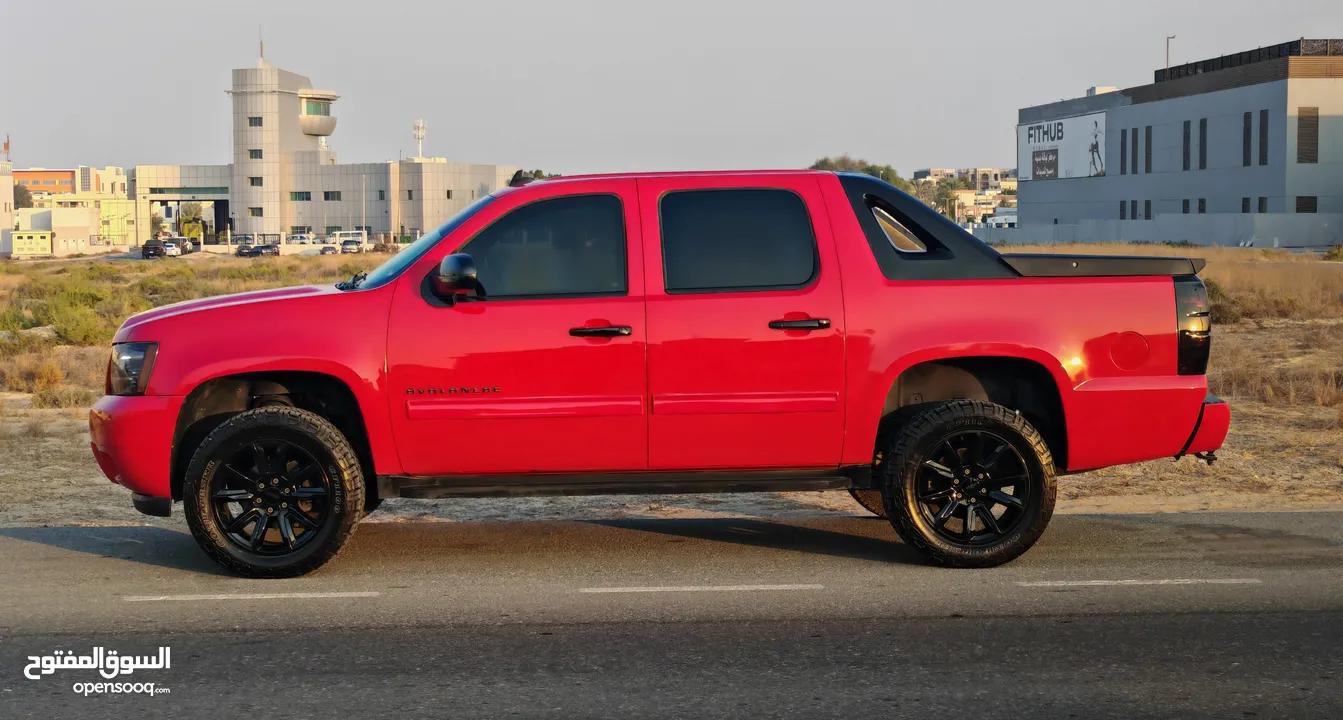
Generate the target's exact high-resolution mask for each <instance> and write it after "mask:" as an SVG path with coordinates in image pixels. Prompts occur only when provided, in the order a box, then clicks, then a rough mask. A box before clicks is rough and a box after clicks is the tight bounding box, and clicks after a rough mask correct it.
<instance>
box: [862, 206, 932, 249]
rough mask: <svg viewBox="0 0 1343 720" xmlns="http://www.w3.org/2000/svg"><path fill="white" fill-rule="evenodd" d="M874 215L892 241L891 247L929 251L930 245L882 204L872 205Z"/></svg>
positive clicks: (887, 237) (888, 238)
mask: <svg viewBox="0 0 1343 720" xmlns="http://www.w3.org/2000/svg"><path fill="white" fill-rule="evenodd" d="M872 215H873V217H875V218H876V219H877V224H878V225H880V226H881V231H882V232H884V233H886V239H887V240H889V241H890V242H891V247H893V248H895V249H896V250H899V251H900V252H916V253H921V252H928V246H927V245H924V244H923V241H922V240H920V239H918V238H917V237H915V236H914V233H912V232H910V231H909V228H906V227H905V226H904V225H903V224H901V223H900V221H899V220H896V219H895V217H894V216H892V215H891V214H890V213H889V212H887V211H885V210H883V209H882V208H881V207H880V206H878V205H873V206H872Z"/></svg>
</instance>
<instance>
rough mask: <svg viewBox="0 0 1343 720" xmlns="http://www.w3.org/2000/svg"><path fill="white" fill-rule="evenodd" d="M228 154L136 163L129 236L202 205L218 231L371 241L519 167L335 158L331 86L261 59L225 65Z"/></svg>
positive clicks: (440, 213)
mask: <svg viewBox="0 0 1343 720" xmlns="http://www.w3.org/2000/svg"><path fill="white" fill-rule="evenodd" d="M229 95H230V96H231V97H232V100H233V157H232V163H230V164H228V165H147V166H146V165H141V166H137V167H136V168H135V169H134V171H133V172H132V173H131V180H130V186H131V195H132V197H134V198H135V201H136V203H135V215H136V222H135V223H134V227H135V228H136V230H137V233H136V243H137V244H138V243H141V242H144V241H145V240H146V239H148V238H149V235H150V226H151V216H152V215H158V216H160V217H162V218H164V219H165V221H167V222H165V226H168V225H171V222H170V220H171V218H172V216H174V215H176V214H177V213H178V212H179V211H180V205H181V204H183V203H188V202H198V203H201V204H202V209H203V215H204V219H205V221H206V223H207V224H208V225H209V226H210V228H211V229H212V230H213V231H214V232H215V233H218V234H220V235H223V233H224V231H225V230H226V229H227V228H229V227H230V225H231V226H232V232H233V234H235V235H238V234H249V235H255V234H265V235H268V236H270V237H277V238H278V237H280V236H285V235H305V234H314V235H318V236H323V235H327V234H330V233H333V232H336V231H338V230H358V229H361V228H362V229H364V230H366V231H367V232H368V233H369V236H370V238H387V237H405V236H410V237H416V236H418V235H419V234H421V233H423V232H426V231H428V230H430V229H432V228H434V227H435V226H437V225H439V224H441V223H443V222H444V221H446V220H447V219H448V218H450V217H452V215H454V214H455V213H457V212H458V211H459V210H462V209H463V208H465V207H466V206H467V205H470V204H471V203H472V202H474V201H475V200H476V199H477V198H479V197H481V196H482V195H487V194H489V193H491V192H493V191H494V190H497V189H499V188H500V187H503V186H505V185H507V184H508V181H509V179H510V178H511V177H512V176H513V173H514V172H516V171H517V169H518V168H515V167H502V166H496V165H471V164H465V163H453V162H448V161H447V160H446V159H444V158H411V159H409V160H403V161H387V162H378V163H360V164H352V165H341V164H338V162H337V156H336V151H335V150H332V149H331V148H329V147H328V146H327V143H326V139H327V138H328V137H329V136H331V134H332V133H334V132H335V129H336V116H335V115H333V114H332V104H333V103H334V102H335V101H336V100H337V99H338V98H339V96H338V95H336V94H335V93H334V92H330V91H328V90H318V89H315V88H314V87H313V86H312V82H311V81H310V80H308V78H306V77H303V76H302V75H297V74H294V73H291V72H287V71H285V70H281V69H279V68H277V67H275V66H273V65H271V64H270V63H268V62H266V60H265V59H264V58H263V59H262V60H261V61H260V62H259V63H258V65H257V67H255V68H244V69H238V70H234V71H233V87H232V89H231V90H230V91H229Z"/></svg>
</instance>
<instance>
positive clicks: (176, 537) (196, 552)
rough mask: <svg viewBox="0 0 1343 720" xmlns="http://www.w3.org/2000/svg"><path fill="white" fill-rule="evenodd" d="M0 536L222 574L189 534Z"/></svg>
mask: <svg viewBox="0 0 1343 720" xmlns="http://www.w3.org/2000/svg"><path fill="white" fill-rule="evenodd" d="M0 537H4V538H10V539H13V540H20V541H22V542H28V543H36V544H38V545H46V546H47V547H52V548H58V549H61V550H69V551H72V552H78V553H85V554H88V555H94V556H97V557H103V558H109V559H113V560H126V561H128V562H134V563H139V564H142V565H153V566H157V567H164V568H169V569H172V570H181V571H184V572H193V573H200V574H203V575H223V574H224V572H223V571H222V570H221V569H220V567H219V566H218V565H216V564H215V563H214V562H213V561H211V560H210V559H209V558H208V557H206V556H205V554H204V553H202V552H201V550H200V548H199V547H197V545H196V541H195V540H194V539H192V537H191V535H190V534H188V533H185V532H181V531H177V530H171V529H168V528H160V527H148V526H139V525H132V526H110V527H26V528H0Z"/></svg>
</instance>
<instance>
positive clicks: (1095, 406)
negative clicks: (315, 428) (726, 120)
mask: <svg viewBox="0 0 1343 720" xmlns="http://www.w3.org/2000/svg"><path fill="white" fill-rule="evenodd" d="M704 188H780V189H786V190H789V191H791V192H793V193H796V194H797V195H798V197H800V198H801V199H802V200H803V202H804V203H805V205H806V208H807V211H808V213H809V214H810V216H811V219H812V221H813V223H814V232H815V239H816V242H817V253H818V257H819V270H818V272H817V274H816V276H815V278H814V279H813V281H812V282H811V283H810V284H809V285H807V286H806V287H803V288H800V289H797V290H777V291H775V290H771V291H764V292H723V293H702V294H669V293H667V292H666V291H665V289H664V281H663V268H662V252H661V234H660V222H659V206H658V203H659V200H660V198H661V197H662V196H663V195H664V194H665V193H668V192H673V191H677V190H694V189H704ZM592 193H601V194H609V195H615V196H618V197H619V198H620V200H621V202H622V204H623V208H624V217H625V232H626V239H627V263H628V270H627V284H628V292H627V293H626V294H624V295H621V296H615V297H575V298H544V299H540V298H538V299H527V300H494V301H486V302H463V303H457V304H455V305H452V306H443V305H442V304H441V303H439V304H434V303H431V302H429V301H428V300H426V298H425V297H424V296H423V294H422V285H423V281H424V279H425V278H426V276H427V275H428V274H429V273H430V272H431V271H432V270H433V269H434V268H435V267H436V266H437V264H438V262H439V261H440V260H441V259H442V258H443V257H444V256H445V255H447V254H449V253H451V252H454V251H457V250H458V249H460V248H461V247H463V246H464V245H465V244H466V243H467V242H468V241H469V240H470V239H471V238H472V237H474V236H475V235H476V234H477V233H478V232H479V231H480V230H482V229H483V228H485V227H487V226H488V225H490V224H491V223H493V222H494V221H496V220H498V219H499V218H501V217H502V216H504V215H505V214H507V213H508V212H510V211H512V210H514V209H516V208H519V207H522V206H524V205H526V204H529V203H531V202H534V201H537V200H542V199H546V198H551V197H556V196H565V195H578V194H592ZM1174 303H1175V297H1174V288H1173V283H1172V281H1171V279H1170V278H1168V277H1122V278H1096V277H1083V278H1011V279H1001V280H956V281H951V280H940V281H892V280H888V279H887V278H886V277H885V276H884V275H882V273H881V272H880V269H879V268H878V266H877V263H876V260H875V259H874V258H873V255H872V250H871V248H870V247H869V246H868V244H867V241H866V238H865V236H864V235H863V232H862V229H861V227H860V226H859V224H858V221H857V219H856V218H855V217H854V213H853V210H852V206H851V205H850V203H849V200H848V198H847V197H846V196H845V193H844V190H843V187H842V186H841V184H840V181H839V179H838V178H837V177H836V176H834V175H832V174H827V173H819V172H755V173H752V172H730V173H665V174H638V175H627V176H605V177H575V178H563V179H557V180H549V181H544V182H538V183H533V184H530V185H527V186H525V187H521V188H512V189H508V190H505V191H500V192H498V193H496V194H495V200H494V201H493V202H492V203H490V204H488V205H486V206H484V207H483V208H482V209H481V210H480V211H479V212H478V213H477V214H476V215H475V216H473V217H471V218H470V219H469V220H467V221H466V222H464V223H462V224H461V226H460V227H458V228H456V230H454V231H453V232H452V233H450V234H449V235H447V236H446V237H445V238H443V239H442V240H441V241H440V242H439V243H438V244H437V245H436V246H435V247H433V248H431V249H430V250H429V251H428V252H427V253H426V254H424V255H423V256H422V257H420V258H419V259H418V260H416V261H415V262H414V263H412V264H411V265H410V267H408V268H407V269H406V271H405V272H403V273H402V274H401V276H400V277H398V278H396V279H395V280H393V281H391V282H390V283H388V284H386V285H384V286H382V287H379V288H370V289H361V290H357V291H350V292H341V291H339V290H336V289H335V288H332V287H301V288H286V289H281V290H267V291H262V292H255V293H243V294H240V295H231V296H224V297H216V298H208V299H204V300H198V301H194V302H189V303H181V304H177V305H171V306H167V307H163V308H158V309H155V310H152V311H150V312H146V313H142V314H140V315H137V316H135V317H133V318H131V319H129V320H127V322H126V324H125V325H124V326H123V327H122V328H121V330H120V331H119V332H118V333H117V337H116V341H117V342H124V341H154V342H158V343H159V344H160V347H159V352H158V355H157V360H156V363H155V366H154V370H153V373H152V376H151V378H150V381H149V387H148V394H147V395H145V396H142V397H109V398H104V399H103V400H101V401H99V403H98V405H96V406H95V407H94V410H93V412H92V414H91V417H90V427H91V430H92V432H93V446H94V451H95V456H96V457H97V459H98V462H99V465H100V466H101V467H102V468H103V470H104V472H105V473H107V474H108V475H109V477H112V478H113V479H114V480H115V481H116V482H119V483H121V484H123V485H125V486H127V487H129V488H131V489H133V490H135V491H136V492H140V493H143V494H146V495H152V496H159V497H165V496H167V495H168V486H169V480H168V475H169V467H170V458H171V457H172V435H173V431H174V427H175V424H176V422H177V415H178V413H179V412H180V408H181V407H182V404H183V402H184V399H185V397H186V396H188V395H189V394H190V393H191V392H192V390H194V389H196V388H198V387H199V386H200V385H201V383H204V382H206V381H208V380H211V379H214V378H219V377H223V376H226V375H236V374H243V373H262V372H269V371H290V372H292V371H303V372H315V373H323V374H326V375H329V376H331V377H334V378H336V379H338V380H340V381H341V382H343V383H345V384H346V385H347V386H348V387H349V388H350V390H351V392H352V393H353V395H354V397H355V399H356V400H357V402H358V404H359V407H360V410H361V411H362V415H363V420H364V425H365V427H366V428H367V431H368V440H369V446H370V449H371V451H372V454H373V461H374V466H375V469H376V471H377V472H378V473H379V474H395V475H453V474H470V475H482V474H510V475H511V474H519V473H564V472H630V471H647V470H654V471H657V470H668V471H676V470H687V471H693V470H722V469H742V470H751V469H770V468H834V467H837V466H839V465H862V464H867V463H869V462H870V461H871V458H872V452H873V447H874V443H875V437H876V431H877V424H878V422H879V420H880V418H881V414H882V409H883V406H884V405H885V403H886V399H887V396H888V393H889V392H890V391H891V389H892V387H893V385H894V384H895V382H896V379H897V378H898V377H899V376H900V374H901V373H902V372H903V371H905V370H907V369H909V368H910V367H913V366H914V365H916V364H918V363H921V362H926V361H934V360H942V359H947V358H966V357H1011V358H1020V359H1024V360H1028V361H1031V362H1034V363H1036V364H1038V365H1039V366H1040V367H1042V368H1043V369H1044V370H1045V372H1046V373H1047V374H1048V376H1049V377H1051V378H1052V379H1053V380H1054V383H1055V385H1056V386H1057V389H1058V393H1059V398H1060V400H1061V403H1062V407H1063V412H1064V415H1065V420H1066V439H1067V468H1066V469H1068V470H1074V471H1075V470H1084V469H1089V468H1096V467H1103V466H1106V465H1112V464H1118V463H1127V462H1135V461H1141V460H1150V459H1155V458H1160V457H1169V456H1172V455H1175V454H1176V453H1178V452H1179V451H1180V450H1181V448H1182V447H1183V446H1184V444H1185V443H1186V442H1188V441H1189V439H1190V435H1191V433H1192V434H1193V435H1194V437H1193V440H1192V442H1191V444H1190V448H1189V452H1202V451H1207V450H1213V449H1216V448H1217V447H1220V445H1221V443H1222V442H1223V440H1224V438H1225V436H1226V432H1227V427H1228V425H1229V423H1230V410H1229V408H1227V406H1226V405H1225V404H1220V403H1212V404H1208V405H1206V406H1205V405H1204V398H1205V396H1206V395H1207V381H1206V378H1205V377H1204V376H1201V375H1192V376H1182V375H1178V374H1177V371H1176V364H1177V357H1176V356H1177V336H1176V330H1177V328H1176V321H1175V305H1174ZM804 318H825V319H828V320H830V322H831V324H830V326H829V327H827V328H823V329H816V330H810V331H798V330H785V331H780V330H773V329H770V328H769V327H768V323H769V322H770V321H772V320H776V319H804ZM607 324H610V325H628V326H629V327H630V328H631V330H632V332H631V334H630V335H628V336H620V337H599V338H594V337H573V336H571V335H569V330H570V329H571V328H575V327H584V326H586V327H593V326H598V325H607ZM445 388H446V389H448V390H444V389H445ZM463 388H464V389H465V390H463ZM1200 411H1202V413H1203V420H1202V423H1201V424H1198V423H1199V421H1198V418H1199V413H1200ZM1196 424H1198V430H1197V432H1195V430H1194V429H1195V426H1196Z"/></svg>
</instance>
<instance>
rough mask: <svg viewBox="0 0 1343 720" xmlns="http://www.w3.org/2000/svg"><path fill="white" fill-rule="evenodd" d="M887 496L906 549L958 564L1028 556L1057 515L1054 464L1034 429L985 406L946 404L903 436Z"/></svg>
mask: <svg viewBox="0 0 1343 720" xmlns="http://www.w3.org/2000/svg"><path fill="white" fill-rule="evenodd" d="M885 470H886V488H885V490H884V491H883V499H884V500H885V505H886V514H887V517H889V518H890V521H891V525H892V526H893V527H894V528H895V531H896V532H897V533H898V534H899V535H900V537H901V539H903V540H904V541H905V542H906V543H907V544H908V545H910V546H911V547H914V548H915V549H917V550H919V551H920V552H922V553H923V554H924V555H925V556H927V557H928V558H929V559H931V560H932V561H934V562H936V563H938V564H941V565H947V566H951V567H993V566H996V565H1002V564H1003V563H1006V562H1010V561H1011V560H1013V559H1015V558H1016V557H1018V556H1019V555H1021V554H1022V553H1024V552H1026V551H1027V550H1028V549H1030V547H1031V546H1032V545H1034V544H1035V541H1036V540H1038V539H1039V538H1040V535H1041V534H1043V533H1044V531H1045V527H1046V526H1047V525H1048V524H1049V519H1050V517H1051V516H1052V515H1053V513H1054V500H1055V496H1056V493H1057V484H1056V481H1055V478H1054V461H1053V458H1052V456H1051V455H1050V453H1049V448H1048V447H1047V446H1046V445H1045V442H1044V439H1043V438H1041V437H1040V433H1039V432H1037V431H1036V429H1035V428H1034V427H1032V426H1031V424H1030V423H1028V422H1026V420H1025V419H1024V418H1022V417H1021V415H1019V414H1018V413H1016V412H1013V411H1012V410H1009V409H1007V408H1005V407H1003V406H1001V405H995V404H993V403H987V402H982V401H978V400H956V401H952V402H945V403H938V404H937V405H935V406H933V407H931V408H929V409H928V410H926V411H924V412H922V413H920V414H918V415H916V416H914V417H912V418H911V419H910V420H909V421H908V422H907V423H905V424H904V425H903V427H901V428H900V429H899V430H898V431H897V432H895V433H894V434H893V435H892V437H891V440H890V444H889V445H888V449H887V452H886V465H885Z"/></svg>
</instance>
